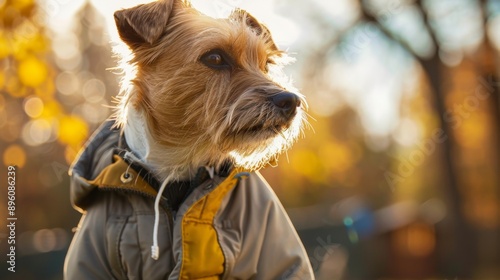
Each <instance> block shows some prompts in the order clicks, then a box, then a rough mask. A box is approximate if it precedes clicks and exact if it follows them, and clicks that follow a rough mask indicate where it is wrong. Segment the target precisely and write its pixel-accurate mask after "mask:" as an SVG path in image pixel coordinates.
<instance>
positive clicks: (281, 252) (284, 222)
mask: <svg viewBox="0 0 500 280" xmlns="http://www.w3.org/2000/svg"><path fill="white" fill-rule="evenodd" d="M235 209H241V210H237V211H235ZM224 212H225V214H224V215H222V216H224V217H222V219H226V220H225V221H221V222H222V223H223V224H225V226H226V228H227V227H228V225H231V226H230V229H226V233H227V234H225V235H224V237H223V238H222V239H221V245H222V247H223V250H224V251H225V255H226V258H227V260H226V273H225V276H227V277H226V278H227V279H297V280H298V279H304V280H306V279H307V280H309V279H314V273H313V271H312V268H311V264H310V261H309V258H308V257H307V253H306V252H305V250H304V247H303V245H302V242H301V241H300V238H299V237H298V235H297V232H296V231H295V228H294V227H293V225H292V223H291V221H290V219H289V218H288V215H287V214H286V212H285V210H284V209H283V206H282V205H281V203H280V202H279V200H278V198H277V197H276V195H275V193H274V192H273V191H272V189H271V188H270V187H269V185H268V184H267V183H266V182H265V181H264V179H263V178H262V177H261V176H260V175H259V174H258V173H255V174H254V173H252V174H251V175H250V176H249V177H248V178H246V179H241V182H240V184H239V185H238V186H236V188H235V189H234V191H233V193H232V194H231V196H230V198H229V199H228V202H227V205H226V206H225V208H224Z"/></svg>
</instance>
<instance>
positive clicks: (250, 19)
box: [229, 9, 278, 50]
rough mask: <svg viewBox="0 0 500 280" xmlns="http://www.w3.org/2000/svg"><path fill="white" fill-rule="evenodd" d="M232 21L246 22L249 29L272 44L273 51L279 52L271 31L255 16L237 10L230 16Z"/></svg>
mask: <svg viewBox="0 0 500 280" xmlns="http://www.w3.org/2000/svg"><path fill="white" fill-rule="evenodd" d="M229 18H230V19H231V20H235V21H242V22H245V23H246V25H247V26H248V27H250V28H251V29H252V30H254V32H255V33H256V34H257V35H259V36H264V37H265V38H266V40H267V41H268V42H269V43H270V44H271V48H272V49H273V50H278V47H277V46H276V44H275V43H274V40H273V38H272V36H271V31H269V28H267V26H265V25H264V24H262V23H260V22H259V21H258V20H257V19H256V18H255V17H254V16H252V15H251V14H249V13H248V12H247V11H245V10H242V9H235V10H234V11H233V12H232V13H231V15H230V16H229Z"/></svg>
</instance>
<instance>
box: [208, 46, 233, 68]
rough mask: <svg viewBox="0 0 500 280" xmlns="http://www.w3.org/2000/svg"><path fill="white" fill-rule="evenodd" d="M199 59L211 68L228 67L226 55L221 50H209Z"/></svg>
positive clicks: (229, 65)
mask: <svg viewBox="0 0 500 280" xmlns="http://www.w3.org/2000/svg"><path fill="white" fill-rule="evenodd" d="M200 61H201V62H202V63H203V64H205V65H206V66H208V67H210V68H213V69H226V68H230V67H231V64H230V63H229V59H228V55H227V54H226V53H225V52H224V51H222V50H218V49H217V50H211V51H209V52H207V53H205V54H204V55H202V56H201V58H200Z"/></svg>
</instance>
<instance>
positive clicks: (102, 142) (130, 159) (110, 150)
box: [69, 121, 232, 211]
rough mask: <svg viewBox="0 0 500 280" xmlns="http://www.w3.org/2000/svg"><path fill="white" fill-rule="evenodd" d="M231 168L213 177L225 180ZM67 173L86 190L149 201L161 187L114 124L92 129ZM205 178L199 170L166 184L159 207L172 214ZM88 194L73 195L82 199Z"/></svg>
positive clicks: (229, 166)
mask: <svg viewBox="0 0 500 280" xmlns="http://www.w3.org/2000/svg"><path fill="white" fill-rule="evenodd" d="M231 169H232V168H231V165H230V164H225V165H224V167H223V168H221V170H220V171H219V172H218V174H217V175H218V176H219V177H227V176H228V175H229V173H230V171H231ZM69 174H70V176H72V177H76V178H78V180H77V181H80V182H81V183H83V184H84V185H85V186H86V187H87V189H94V188H97V189H101V190H112V191H121V192H133V193H138V194H141V195H144V196H147V197H152V198H154V197H155V196H156V194H157V192H158V189H159V187H160V185H161V183H160V182H159V181H158V180H157V178H156V177H155V176H154V174H153V173H152V172H150V171H149V170H148V169H147V168H146V167H144V166H143V165H141V163H140V162H139V161H138V160H137V159H136V158H135V157H134V155H133V153H132V152H131V151H130V149H129V148H128V146H127V143H126V142H125V138H124V137H122V135H121V133H120V130H119V129H118V128H116V127H115V126H114V121H107V122H105V123H104V124H102V125H101V126H100V127H99V128H98V129H97V130H96V132H95V133H94V134H93V135H92V136H91V138H90V139H89V141H88V142H87V143H86V144H85V146H84V148H82V150H81V151H80V153H79V155H78V156H77V159H76V160H75V161H74V163H73V164H72V166H71V168H70V171H69ZM208 179H210V174H209V173H208V172H207V171H206V169H205V168H204V167H201V168H199V169H198V172H197V174H196V176H195V177H194V178H193V179H191V180H190V181H174V182H171V183H169V185H168V186H167V188H166V189H165V192H164V193H163V196H162V198H163V199H162V204H163V205H164V206H166V207H168V208H169V209H170V210H173V211H176V210H177V209H178V208H179V206H180V204H181V203H182V202H183V201H184V200H185V199H186V197H187V196H188V195H189V194H190V193H191V192H192V191H193V190H194V189H195V188H197V187H198V186H199V185H201V184H202V183H203V182H205V181H206V180H208ZM89 192H90V191H85V192H83V193H82V192H77V193H80V194H81V195H80V196H86V195H88V193H89ZM83 199H84V197H74V198H73V200H74V203H75V205H77V206H79V205H78V203H77V202H78V201H79V200H83Z"/></svg>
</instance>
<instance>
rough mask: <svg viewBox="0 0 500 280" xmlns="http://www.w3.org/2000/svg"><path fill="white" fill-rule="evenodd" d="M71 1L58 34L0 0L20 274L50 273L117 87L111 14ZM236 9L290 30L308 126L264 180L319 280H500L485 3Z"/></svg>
mask: <svg viewBox="0 0 500 280" xmlns="http://www.w3.org/2000/svg"><path fill="white" fill-rule="evenodd" d="M80 2H81V4H80V7H79V10H78V11H77V12H76V13H75V14H74V16H73V17H72V21H71V22H70V23H67V22H66V23H65V24H64V25H65V26H59V27H61V28H55V27H54V25H55V26H56V27H57V25H58V24H57V23H56V24H54V21H55V20H54V19H53V17H55V16H56V15H57V13H61V12H62V11H63V10H64V8H65V6H66V5H69V4H68V3H69V1H66V0H49V1H47V2H46V3H45V2H44V3H41V2H35V1H34V0H21V1H18V0H3V1H1V0H0V92H1V94H0V155H1V161H2V166H3V168H6V166H8V165H17V166H18V167H19V171H18V176H19V182H18V189H17V190H18V194H17V199H18V201H19V217H20V221H19V227H18V229H17V230H18V231H17V232H18V234H19V238H18V240H19V242H20V245H19V260H20V262H22V263H24V266H25V267H28V266H30V265H31V264H33V265H32V267H31V268H32V269H31V270H28V269H25V268H23V269H22V271H21V272H20V274H18V275H17V276H19V275H21V276H23V277H24V278H22V279H40V277H41V276H43V277H46V278H47V277H48V278H50V279H60V278H61V275H62V273H61V270H62V260H63V258H64V254H65V250H66V249H67V247H68V246H69V241H70V239H71V236H72V233H71V228H72V227H74V226H76V224H77V222H78V218H79V214H78V213H77V212H75V211H74V210H73V209H72V208H71V205H70V204H69V194H68V187H69V179H68V177H67V170H68V168H69V164H70V163H71V162H72V160H73V159H74V158H75V156H76V155H77V153H78V151H79V149H80V148H81V146H82V144H83V143H84V141H85V140H86V139H87V138H88V137H89V135H90V134H91V133H92V131H93V130H94V129H95V128H96V127H97V126H98V125H99V124H100V123H101V122H102V121H104V120H105V119H106V118H108V117H109V116H110V114H111V113H112V109H111V107H112V105H113V96H114V95H116V93H117V92H118V81H119V78H120V76H119V74H117V73H113V71H112V70H109V69H110V68H112V67H114V66H115V64H116V61H115V59H114V58H113V54H112V51H111V45H112V44H111V43H110V37H109V36H108V35H109V34H108V32H109V31H108V29H107V27H106V26H107V25H106V21H105V18H111V20H112V11H110V10H108V11H107V12H106V13H105V14H102V11H106V10H105V9H103V8H102V7H101V6H106V4H104V2H98V1H90V0H89V1H80ZM198 2H200V1H198ZM229 2H231V1H223V0H219V1H218V2H217V3H218V4H217V5H219V6H220V5H222V4H223V5H222V6H224V5H226V4H227V3H229ZM233 2H235V3H236V2H237V3H236V4H242V5H243V4H245V5H249V6H251V5H262V6H259V7H260V9H264V8H263V7H266V9H267V10H271V11H272V12H273V13H274V15H275V16H276V17H280V18H281V21H277V22H278V24H277V25H276V26H274V28H275V29H273V26H272V24H271V25H270V27H271V30H272V31H273V32H277V33H278V32H283V33H287V32H288V33H290V34H292V33H294V32H295V33H294V34H296V38H295V41H293V43H291V44H289V45H287V46H286V48H287V49H288V51H289V52H290V53H292V55H293V56H295V57H296V58H297V62H296V63H295V64H293V65H291V66H290V67H288V68H287V71H288V73H289V74H291V76H292V77H293V78H294V79H295V80H296V84H297V86H298V87H299V88H300V90H301V91H302V93H304V94H305V96H306V98H307V100H308V103H309V111H308V114H309V115H310V117H309V122H310V123H311V125H312V128H310V129H307V130H306V131H305V137H304V139H300V140H299V142H298V143H297V144H296V145H295V146H294V147H293V148H292V149H291V150H290V151H289V152H287V153H286V154H284V155H283V156H282V157H281V158H280V161H279V166H278V167H276V168H268V169H265V170H263V174H264V176H265V177H266V178H267V179H268V181H269V182H270V184H271V185H272V186H273V188H274V190H275V191H276V193H277V194H278V196H279V197H280V199H281V200H282V202H283V204H284V206H285V207H286V208H287V211H288V213H289V214H290V218H291V220H292V222H293V223H294V224H295V226H296V228H297V230H298V232H299V235H300V236H301V238H302V240H303V241H304V244H305V247H306V249H307V251H308V253H309V256H310V258H311V263H312V264H313V268H314V269H315V271H316V274H317V276H318V278H319V279H376V278H384V279H409V278H410V279H420V278H422V279H423V278H450V279H452V278H453V279H454V278H467V279H471V278H474V279H486V278H487V279H495V278H498V277H500V269H499V266H498V263H500V189H499V185H500V178H499V174H500V172H499V171H500V167H499V166H500V165H499V162H500V140H499V139H500V138H499V132H500V113H499V112H500V102H499V89H500V79H499V77H500V68H499V67H498V62H499V61H500V60H499V55H498V50H499V47H500V33H499V32H498V30H500V4H499V3H498V1H493V0H484V1H479V0H475V1H474V0H460V1H458V0H457V1H450V0H443V1H424V0H423V1H403V0H380V1H356V0H342V1H333V2H331V3H330V2H328V1H326V0H314V1H302V0H290V1H282V0H275V1H268V2H266V1H255V3H254V4H249V3H246V1H233ZM221 3H222V4H221ZM231 3H232V2H231ZM233 4H234V3H233ZM100 5H101V6H100ZM219 6H216V7H219ZM99 7H101V8H99ZM257 9H258V8H257ZM290 19H293V20H290ZM286 20H288V24H289V25H285V26H280V24H287V21H286ZM290 22H292V23H290ZM66 24H67V26H66ZM280 28H281V29H280ZM292 35H293V34H292ZM278 43H279V42H278ZM1 178H3V177H0V179H1ZM2 184H3V183H2V182H1V181H0V186H3V185H2ZM3 191H4V190H0V193H3ZM3 197H4V196H3V195H2V196H0V207H3V206H2V205H4V204H5V203H4V198H3ZM0 209H1V208H0ZM5 215H6V214H5V213H4V212H3V211H0V220H2V221H3V220H5ZM2 233H3V232H2V230H0V249H2V250H3V247H2V246H4V244H2V243H1V240H2V235H1V234H2ZM2 252H3V251H2ZM2 273H4V272H3V271H0V276H4V275H3V274H2ZM2 279H3V278H2ZM19 279H21V278H19Z"/></svg>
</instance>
